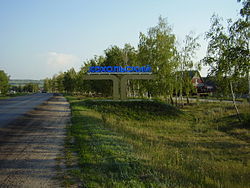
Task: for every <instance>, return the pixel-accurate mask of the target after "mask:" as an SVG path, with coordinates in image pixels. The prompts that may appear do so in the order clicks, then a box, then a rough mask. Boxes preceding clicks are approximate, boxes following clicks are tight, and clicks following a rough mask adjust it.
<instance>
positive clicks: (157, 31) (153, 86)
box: [137, 17, 178, 96]
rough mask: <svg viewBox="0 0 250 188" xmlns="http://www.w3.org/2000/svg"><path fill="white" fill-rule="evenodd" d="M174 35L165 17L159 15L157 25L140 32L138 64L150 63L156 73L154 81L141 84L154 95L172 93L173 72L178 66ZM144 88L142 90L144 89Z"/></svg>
mask: <svg viewBox="0 0 250 188" xmlns="http://www.w3.org/2000/svg"><path fill="white" fill-rule="evenodd" d="M175 42H176V37H175V35H174V34H173V33H172V29H171V27H170V26H169V25H168V23H167V21H166V19H163V18H162V17H159V21H158V24H157V26H155V27H152V28H150V29H149V30H148V32H147V34H143V33H140V41H139V45H138V58H137V60H138V63H139V65H150V66H151V67H152V70H153V72H154V73H155V74H156V75H157V79H156V80H154V81H150V82H146V83H145V84H143V86H142V89H143V88H145V89H146V90H148V91H150V92H151V93H152V94H153V95H154V96H159V95H165V96H166V95H168V94H171V93H172V90H171V89H170V88H171V85H172V84H173V79H172V78H173V74H174V72H175V70H176V68H177V66H178V64H177V60H176V53H177V50H176V46H175ZM145 89H144V90H145Z"/></svg>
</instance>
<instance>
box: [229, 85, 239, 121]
mask: <svg viewBox="0 0 250 188" xmlns="http://www.w3.org/2000/svg"><path fill="white" fill-rule="evenodd" d="M230 90H231V94H232V98H233V104H234V108H235V110H236V113H237V116H238V119H239V121H241V119H240V113H239V110H238V108H237V105H236V102H235V95H234V91H233V84H232V81H230Z"/></svg>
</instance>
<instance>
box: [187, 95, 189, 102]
mask: <svg viewBox="0 0 250 188" xmlns="http://www.w3.org/2000/svg"><path fill="white" fill-rule="evenodd" d="M187 104H189V98H188V95H187Z"/></svg>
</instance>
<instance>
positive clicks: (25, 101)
mask: <svg viewBox="0 0 250 188" xmlns="http://www.w3.org/2000/svg"><path fill="white" fill-rule="evenodd" d="M52 96H53V94H51V93H36V94H32V95H26V96H20V97H14V98H10V99H6V100H0V128H1V127H4V126H6V125H8V124H9V123H10V122H11V121H13V120H15V119H16V118H17V117H20V116H22V115H24V114H25V113H27V112H28V111H30V110H33V109H34V108H35V107H36V106H38V105H40V104H42V103H43V102H44V101H46V100H48V99H49V98H51V97H52Z"/></svg>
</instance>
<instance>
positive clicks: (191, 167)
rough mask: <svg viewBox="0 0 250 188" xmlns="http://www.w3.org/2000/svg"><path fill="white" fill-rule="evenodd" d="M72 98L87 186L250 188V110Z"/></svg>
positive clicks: (77, 173) (73, 131)
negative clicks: (239, 112) (236, 115)
mask: <svg viewBox="0 0 250 188" xmlns="http://www.w3.org/2000/svg"><path fill="white" fill-rule="evenodd" d="M67 99H68V100H69V102H70V104H71V109H72V125H71V126H70V127H69V128H68V134H69V136H70V137H71V138H72V139H73V141H72V144H71V145H70V148H71V149H70V150H71V151H73V152H75V153H77V163H78V169H74V170H72V173H71V175H72V177H74V178H75V179H77V180H78V181H80V182H81V185H82V186H83V187H236V188H237V187H250V183H249V179H250V167H249V158H250V155H249V152H250V149H249V146H250V143H249V139H250V135H249V105H247V104H242V105H240V111H241V112H242V114H241V115H242V117H243V122H238V121H237V119H236V118H235V116H234V115H233V114H234V109H233V108H232V105H231V104H222V103H212V104H211V103H209V104H206V103H200V104H199V105H192V106H185V107H184V109H182V110H178V109H176V108H174V107H172V106H170V105H167V104H164V103H161V102H157V101H154V102H152V101H140V102H139V101H133V102H112V101H109V102H108V101H93V100H84V99H79V98H77V97H71V96H68V97H67ZM72 183H73V182H72Z"/></svg>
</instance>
